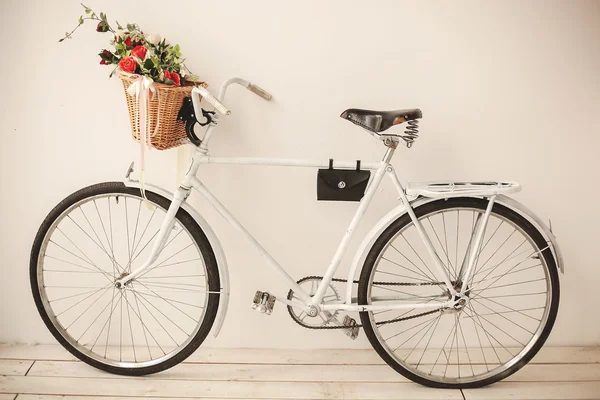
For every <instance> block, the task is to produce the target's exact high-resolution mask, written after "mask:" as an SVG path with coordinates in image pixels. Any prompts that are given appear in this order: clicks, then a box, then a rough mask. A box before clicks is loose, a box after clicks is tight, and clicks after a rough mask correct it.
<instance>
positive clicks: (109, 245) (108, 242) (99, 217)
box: [93, 199, 121, 275]
mask: <svg viewBox="0 0 600 400" xmlns="http://www.w3.org/2000/svg"><path fill="white" fill-rule="evenodd" d="M93 202H94V207H95V208H96V214H98V219H99V220H100V225H102V231H103V232H104V237H105V238H106V243H107V244H108V248H109V249H110V254H111V258H112V259H113V260H116V258H115V250H114V248H113V246H112V244H111V242H110V241H109V240H108V234H107V233H106V228H105V227H104V221H102V217H101V216H100V210H98V204H96V199H94V200H93ZM114 268H115V263H113V269H114ZM113 273H115V271H113ZM119 273H121V271H119ZM115 275H116V274H115Z"/></svg>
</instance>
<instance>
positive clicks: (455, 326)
mask: <svg viewBox="0 0 600 400" xmlns="http://www.w3.org/2000/svg"><path fill="white" fill-rule="evenodd" d="M457 327H458V318H456V317H455V321H454V328H453V331H454V336H453V338H452V340H451V341H450V354H448V357H447V359H448V362H447V363H446V368H445V369H444V378H445V377H446V374H447V373H448V365H450V360H451V359H452V347H453V346H454V340H455V339H456V332H457V330H458V328H457ZM442 349H444V351H445V347H442ZM456 354H458V351H457V352H456ZM459 365H460V362H459ZM459 370H460V368H459Z"/></svg>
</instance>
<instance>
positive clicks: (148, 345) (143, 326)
mask: <svg viewBox="0 0 600 400" xmlns="http://www.w3.org/2000/svg"><path fill="white" fill-rule="evenodd" d="M131 287H132V289H133V288H134V285H133V282H132V283H131ZM132 292H133V299H134V300H135V305H136V307H137V311H138V313H139V314H140V315H139V316H138V319H139V320H140V323H141V324H142V332H143V333H144V341H145V342H146V347H147V348H148V356H149V357H150V359H152V352H151V351H150V344H149V343H148V336H147V335H146V325H145V324H144V322H143V321H142V318H141V315H142V312H141V311H140V305H139V304H138V299H137V296H136V294H135V291H133V290H132ZM125 301H127V304H128V305H129V301H128V300H127V297H126V298H125ZM131 309H132V310H133V313H134V314H135V310H134V309H133V306H131ZM136 315H137V314H136ZM159 347H160V346H159ZM161 350H162V349H161ZM163 355H164V351H163Z"/></svg>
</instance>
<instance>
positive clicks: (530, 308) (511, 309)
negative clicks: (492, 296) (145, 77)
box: [481, 297, 546, 322]
mask: <svg viewBox="0 0 600 400" xmlns="http://www.w3.org/2000/svg"><path fill="white" fill-rule="evenodd" d="M481 300H487V301H491V302H492V303H496V304H498V305H499V306H501V307H505V308H507V309H509V310H510V311H497V312H493V313H486V314H481V315H494V314H510V313H518V314H521V315H522V316H524V317H527V318H531V319H532V320H534V321H536V322H540V321H541V319H538V318H534V317H532V316H530V315H528V314H525V313H524V312H523V311H534V310H544V309H546V307H529V308H521V309H520V310H516V309H514V308H511V307H509V306H507V305H504V304H502V303H499V302H497V301H496V300H489V299H486V298H485V297H481Z"/></svg>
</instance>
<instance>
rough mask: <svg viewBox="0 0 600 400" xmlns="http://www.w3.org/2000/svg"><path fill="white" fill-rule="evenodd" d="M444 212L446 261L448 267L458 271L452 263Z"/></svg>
mask: <svg viewBox="0 0 600 400" xmlns="http://www.w3.org/2000/svg"><path fill="white" fill-rule="evenodd" d="M444 214H445V213H444V212H442V222H443V224H444V243H445V245H446V251H445V253H446V261H447V262H448V265H449V266H451V267H452V269H454V270H455V271H456V267H454V266H453V265H452V262H451V261H450V249H449V248H448V235H447V234H446V217H445V216H444ZM454 278H455V279H456V276H454Z"/></svg>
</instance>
